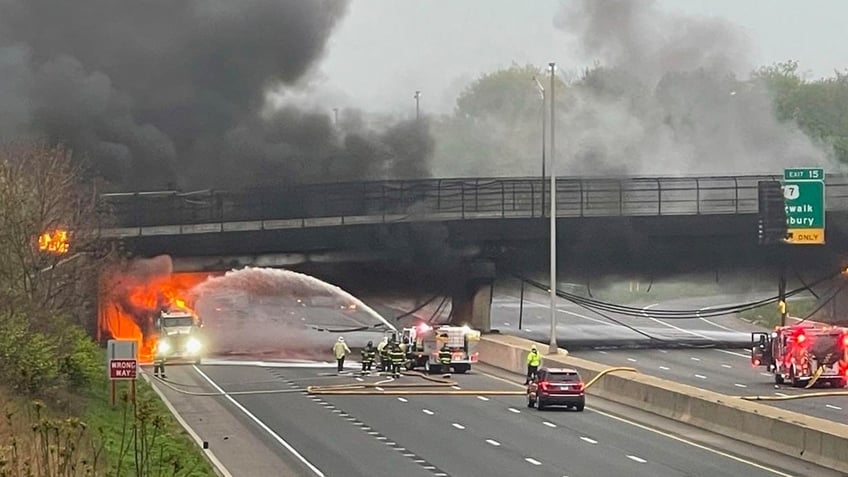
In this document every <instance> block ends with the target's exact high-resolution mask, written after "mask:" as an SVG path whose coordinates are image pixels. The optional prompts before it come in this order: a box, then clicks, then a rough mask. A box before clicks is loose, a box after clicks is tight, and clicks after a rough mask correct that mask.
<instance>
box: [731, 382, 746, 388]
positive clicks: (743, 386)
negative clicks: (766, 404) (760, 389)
mask: <svg viewBox="0 0 848 477" xmlns="http://www.w3.org/2000/svg"><path fill="white" fill-rule="evenodd" d="M733 385H734V386H736V387H737V388H747V387H748V385H746V384H739V383H733Z"/></svg>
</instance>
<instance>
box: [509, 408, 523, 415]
mask: <svg viewBox="0 0 848 477" xmlns="http://www.w3.org/2000/svg"><path fill="white" fill-rule="evenodd" d="M509 412H514V413H516V414H519V413H520V412H521V411H519V410H518V409H516V408H514V407H511V408H509Z"/></svg>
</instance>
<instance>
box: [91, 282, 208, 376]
mask: <svg viewBox="0 0 848 477" xmlns="http://www.w3.org/2000/svg"><path fill="white" fill-rule="evenodd" d="M209 275H210V274H207V273H174V274H171V275H168V276H164V277H161V276H160V277H155V278H151V279H149V280H148V281H146V282H141V281H138V280H135V279H133V278H132V277H129V276H122V275H120V274H107V275H104V276H103V277H102V278H101V280H103V281H104V282H106V283H102V286H101V294H100V300H99V317H98V322H99V329H98V332H99V335H100V337H101V338H105V339H121V340H134V341H137V342H138V344H139V360H140V361H142V362H150V361H152V359H153V348H154V346H155V345H156V334H155V330H154V326H153V325H154V321H155V318H156V315H158V313H159V312H160V311H161V310H163V309H167V310H182V311H188V312H190V313H194V311H193V310H192V306H191V304H190V303H189V301H188V294H189V291H190V290H191V289H192V288H194V286H196V285H198V284H200V283H201V282H203V281H204V280H206V278H208V277H209ZM109 282H112V283H109ZM115 283H117V284H120V286H110V285H112V284H115Z"/></svg>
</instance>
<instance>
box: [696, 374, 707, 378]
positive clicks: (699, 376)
mask: <svg viewBox="0 0 848 477" xmlns="http://www.w3.org/2000/svg"><path fill="white" fill-rule="evenodd" d="M695 377H696V378H698V379H707V377H706V376H704V375H703V374H696V375H695Z"/></svg>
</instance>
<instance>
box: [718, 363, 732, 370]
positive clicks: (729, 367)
mask: <svg viewBox="0 0 848 477" xmlns="http://www.w3.org/2000/svg"><path fill="white" fill-rule="evenodd" d="M721 367H722V368H726V369H731V368H733V366H731V365H729V364H722V365H721Z"/></svg>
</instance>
